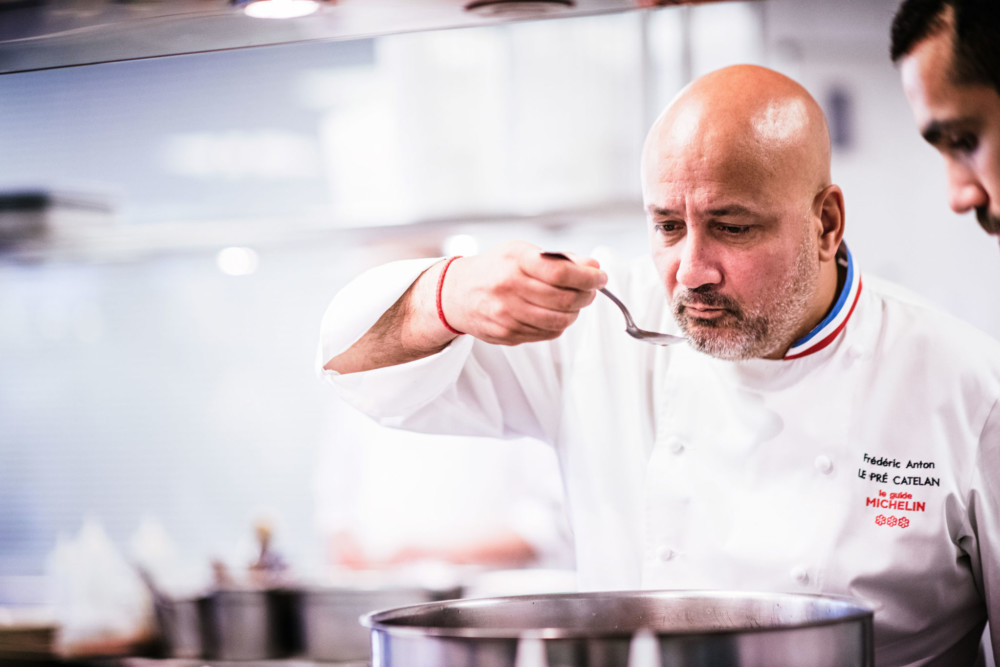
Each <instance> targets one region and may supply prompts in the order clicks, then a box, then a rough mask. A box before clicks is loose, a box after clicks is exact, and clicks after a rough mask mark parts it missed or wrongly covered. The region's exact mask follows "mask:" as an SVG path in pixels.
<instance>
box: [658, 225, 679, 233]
mask: <svg viewBox="0 0 1000 667" xmlns="http://www.w3.org/2000/svg"><path fill="white" fill-rule="evenodd" d="M683 228H684V223H681V222H658V223H656V231H658V232H659V233H661V234H676V233H677V232H679V231H680V230H681V229H683Z"/></svg>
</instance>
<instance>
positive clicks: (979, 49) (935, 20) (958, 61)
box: [889, 0, 1000, 94]
mask: <svg viewBox="0 0 1000 667" xmlns="http://www.w3.org/2000/svg"><path fill="white" fill-rule="evenodd" d="M952 28H954V31H953V32H952V45H953V47H952V48H953V50H952V54H953V58H952V71H951V77H952V81H953V82H954V83H956V84H959V85H968V84H980V85H986V86H992V87H993V89H994V90H996V91H997V93H998V94H1000V0H905V1H904V2H903V4H902V5H900V7H899V9H898V10H897V11H896V17H895V18H894V19H893V22H892V43H891V46H890V52H889V53H890V55H891V57H892V61H893V62H894V63H898V62H899V60H900V59H901V58H903V57H904V56H906V55H907V54H909V53H910V52H911V51H912V50H913V49H914V48H915V47H916V46H917V45H918V44H920V42H922V41H923V40H925V39H927V38H928V37H931V36H933V35H937V34H938V33H939V32H941V31H942V30H949V31H950V30H952Z"/></svg>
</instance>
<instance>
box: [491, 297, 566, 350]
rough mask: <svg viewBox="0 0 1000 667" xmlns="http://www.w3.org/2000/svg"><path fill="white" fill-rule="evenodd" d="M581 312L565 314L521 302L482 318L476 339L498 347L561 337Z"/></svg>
mask: <svg viewBox="0 0 1000 667" xmlns="http://www.w3.org/2000/svg"><path fill="white" fill-rule="evenodd" d="M577 315H578V312H561V311H554V310H550V309H547V308H539V307H537V306H532V305H530V304H526V303H521V304H518V305H517V306H516V307H513V308H511V307H509V304H508V307H507V308H505V309H503V310H498V311H497V312H495V313H492V314H490V315H488V316H485V317H483V318H481V319H480V321H479V322H478V323H477V329H478V333H477V334H476V337H477V338H479V339H481V340H484V341H486V342H487V343H495V344H498V345H520V344H521V343H531V342H535V341H542V340H552V339H554V338H558V337H559V336H560V335H561V334H562V332H563V331H565V330H566V328H567V327H569V325H571V324H572V323H573V322H574V321H576V318H577Z"/></svg>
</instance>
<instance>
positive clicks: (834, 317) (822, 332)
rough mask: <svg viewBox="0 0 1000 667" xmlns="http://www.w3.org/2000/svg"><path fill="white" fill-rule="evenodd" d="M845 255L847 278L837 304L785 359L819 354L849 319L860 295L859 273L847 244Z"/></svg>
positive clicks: (798, 342)
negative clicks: (814, 353)
mask: <svg viewBox="0 0 1000 667" xmlns="http://www.w3.org/2000/svg"><path fill="white" fill-rule="evenodd" d="M841 247H842V248H843V250H844V252H845V254H846V255H847V276H846V277H845V279H844V287H843V288H841V290H840V295H839V296H838V297H837V302H836V303H835V304H834V306H833V309H832V310H831V311H830V314H829V315H827V316H826V317H825V318H824V319H823V321H822V322H820V323H819V324H817V325H816V326H815V327H814V328H813V330H812V331H810V332H809V333H808V334H806V335H805V336H803V337H802V338H800V339H799V340H797V341H795V342H794V343H793V344H792V347H791V348H790V349H789V350H788V352H786V353H785V359H799V358H801V357H804V356H806V355H809V354H812V353H813V352H819V351H820V350H822V349H823V348H824V347H826V346H827V345H829V344H830V343H832V342H833V341H834V339H835V338H836V337H837V335H838V334H839V333H840V332H841V331H842V330H843V329H844V326H845V325H846V324H847V320H848V319H850V317H851V313H853V312H854V307H855V306H856V305H857V303H858V297H859V296H860V295H861V273H860V272H859V271H857V270H856V269H855V267H854V258H853V257H852V256H851V251H850V250H849V249H848V248H847V244H844V245H843V246H841Z"/></svg>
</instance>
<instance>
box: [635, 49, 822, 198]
mask: <svg viewBox="0 0 1000 667" xmlns="http://www.w3.org/2000/svg"><path fill="white" fill-rule="evenodd" d="M681 157H684V158H685V159H688V160H693V162H692V164H698V163H699V162H705V161H708V160H715V161H728V163H729V166H728V173H729V174H730V175H731V176H732V177H733V178H735V179H736V180H737V181H740V180H744V181H745V180H747V179H753V180H755V181H757V182H758V183H761V179H765V180H772V179H774V180H776V181H778V182H781V183H783V184H784V186H785V187H788V186H791V185H793V184H797V185H799V186H801V187H802V188H804V189H806V190H808V191H809V192H810V193H813V192H816V191H817V190H819V189H821V188H823V187H825V186H826V185H829V183H830V136H829V132H828V130H827V125H826V120H825V118H824V117H823V112H822V110H821V109H820V107H819V105H818V104H817V103H816V100H814V99H813V98H812V96H811V95H810V94H809V93H808V91H806V90H805V88H803V87H802V86H800V85H799V84H798V83H796V82H795V81H793V80H792V79H789V78H788V77H786V76H784V75H783V74H779V73H778V72H775V71H773V70H770V69H767V68H764V67H758V66H755V65H734V66H732V67H726V68H724V69H720V70H716V71H714V72H711V73H709V74H706V75H705V76H702V77H701V78H699V79H696V80H695V81H693V82H692V83H691V84H689V85H688V86H687V87H685V88H684V89H683V90H682V91H681V92H680V93H679V94H678V95H677V96H676V97H675V98H674V100H673V101H672V102H671V103H670V105H669V106H668V107H667V108H666V109H665V110H664V111H663V113H662V114H661V115H660V116H659V118H657V120H656V122H655V123H654V124H653V127H652V128H651V129H650V131H649V134H648V136H647V138H646V144H645V147H644V149H643V160H642V169H643V182H644V183H646V182H647V179H648V178H653V179H656V178H657V174H658V173H659V171H660V168H661V167H662V165H663V164H664V161H665V160H676V159H679V158H681ZM715 166H716V167H717V166H718V165H715ZM761 184H763V183H761Z"/></svg>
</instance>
